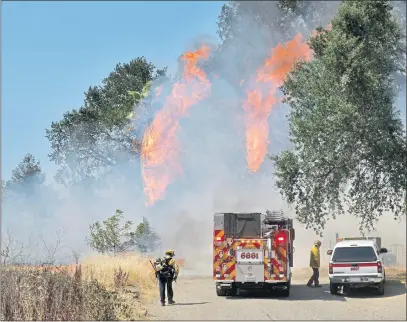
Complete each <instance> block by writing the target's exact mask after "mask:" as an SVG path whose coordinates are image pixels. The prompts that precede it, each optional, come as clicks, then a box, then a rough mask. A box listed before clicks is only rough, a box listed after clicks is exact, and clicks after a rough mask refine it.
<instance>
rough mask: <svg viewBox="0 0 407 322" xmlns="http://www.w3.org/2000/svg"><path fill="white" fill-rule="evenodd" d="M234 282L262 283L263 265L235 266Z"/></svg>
mask: <svg viewBox="0 0 407 322" xmlns="http://www.w3.org/2000/svg"><path fill="white" fill-rule="evenodd" d="M236 282H242V283H259V282H264V265H263V264H246V263H244V264H236Z"/></svg>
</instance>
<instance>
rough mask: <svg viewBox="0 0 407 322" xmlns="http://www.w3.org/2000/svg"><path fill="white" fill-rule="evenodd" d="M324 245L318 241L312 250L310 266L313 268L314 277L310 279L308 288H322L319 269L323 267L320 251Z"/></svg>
mask: <svg viewBox="0 0 407 322" xmlns="http://www.w3.org/2000/svg"><path fill="white" fill-rule="evenodd" d="M321 245H322V243H321V242H320V241H319V240H317V241H316V242H315V243H314V246H313V247H312V248H311V254H310V260H309V266H310V267H311V268H312V276H311V278H310V279H309V281H308V283H307V286H309V287H312V284H313V283H314V284H315V287H321V285H319V267H320V266H321V254H320V251H319V249H320V248H321Z"/></svg>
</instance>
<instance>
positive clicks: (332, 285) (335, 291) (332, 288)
mask: <svg viewBox="0 0 407 322" xmlns="http://www.w3.org/2000/svg"><path fill="white" fill-rule="evenodd" d="M329 292H330V293H331V294H332V295H336V294H338V284H335V283H332V282H329Z"/></svg>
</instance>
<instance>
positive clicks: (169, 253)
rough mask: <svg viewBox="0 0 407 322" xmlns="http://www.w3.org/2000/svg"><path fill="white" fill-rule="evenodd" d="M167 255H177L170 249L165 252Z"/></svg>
mask: <svg viewBox="0 0 407 322" xmlns="http://www.w3.org/2000/svg"><path fill="white" fill-rule="evenodd" d="M165 255H167V256H171V257H172V256H175V253H174V251H173V250H170V249H168V250H166V251H165Z"/></svg>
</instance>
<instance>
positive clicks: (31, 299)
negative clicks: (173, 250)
mask: <svg viewBox="0 0 407 322" xmlns="http://www.w3.org/2000/svg"><path fill="white" fill-rule="evenodd" d="M0 279H1V281H0V282H1V291H0V296H1V302H0V303H1V307H0V320H140V319H146V317H147V314H148V312H147V310H146V309H145V304H147V303H148V302H150V301H151V300H152V299H154V298H155V297H156V296H157V287H156V280H155V278H154V274H153V271H152V268H151V265H150V263H149V260H148V258H145V257H140V256H137V255H127V256H120V257H110V256H94V257H90V258H88V259H86V260H85V261H84V263H83V264H81V265H80V266H76V265H71V266H52V267H40V266H31V267H18V266H2V267H0Z"/></svg>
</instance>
